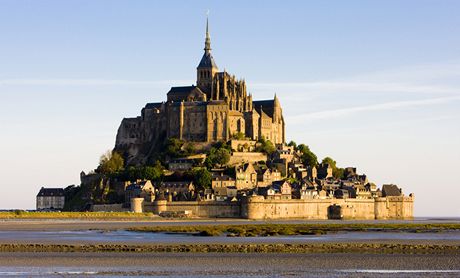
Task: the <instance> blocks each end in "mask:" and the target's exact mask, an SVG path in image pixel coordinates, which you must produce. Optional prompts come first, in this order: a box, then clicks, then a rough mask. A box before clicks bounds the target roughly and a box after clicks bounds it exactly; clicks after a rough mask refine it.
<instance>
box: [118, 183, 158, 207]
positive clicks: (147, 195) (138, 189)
mask: <svg viewBox="0 0 460 278" xmlns="http://www.w3.org/2000/svg"><path fill="white" fill-rule="evenodd" d="M132 198H144V200H145V201H146V202H153V200H155V190H154V187H153V185H152V182H151V181H148V180H147V181H137V182H133V183H131V184H130V185H128V186H127V187H126V190H125V204H126V205H128V204H130V203H131V199H132Z"/></svg>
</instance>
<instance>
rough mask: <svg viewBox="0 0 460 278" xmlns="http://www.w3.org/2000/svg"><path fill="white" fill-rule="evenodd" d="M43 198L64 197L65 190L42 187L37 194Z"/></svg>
mask: <svg viewBox="0 0 460 278" xmlns="http://www.w3.org/2000/svg"><path fill="white" fill-rule="evenodd" d="M38 196H42V197H52V196H64V189H62V188H44V187H42V188H41V189H40V191H39V192H38V194H37V197H38Z"/></svg>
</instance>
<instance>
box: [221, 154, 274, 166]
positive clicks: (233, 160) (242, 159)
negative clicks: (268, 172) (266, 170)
mask: <svg viewBox="0 0 460 278" xmlns="http://www.w3.org/2000/svg"><path fill="white" fill-rule="evenodd" d="M258 161H267V155H266V154H264V153H256V152H253V153H248V152H233V153H232V156H231V157H230V161H229V162H228V165H237V164H241V163H248V162H249V163H257V162H258Z"/></svg>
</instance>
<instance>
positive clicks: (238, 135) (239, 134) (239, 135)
mask: <svg viewBox="0 0 460 278" xmlns="http://www.w3.org/2000/svg"><path fill="white" fill-rule="evenodd" d="M232 138H233V139H236V140H244V138H246V136H245V135H244V133H243V132H237V133H234V134H232Z"/></svg>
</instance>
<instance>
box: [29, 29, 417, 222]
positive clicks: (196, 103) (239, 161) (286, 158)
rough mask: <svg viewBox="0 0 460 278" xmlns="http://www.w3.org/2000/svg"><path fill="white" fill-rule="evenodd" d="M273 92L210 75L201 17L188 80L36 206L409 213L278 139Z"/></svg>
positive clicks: (279, 113)
mask: <svg viewBox="0 0 460 278" xmlns="http://www.w3.org/2000/svg"><path fill="white" fill-rule="evenodd" d="M178 66H179V65H178ZM281 94H282V92H281V93H279V94H278V95H279V96H280V95H281ZM273 95H274V97H273V98H272V99H268V100H254V99H253V95H252V94H251V93H250V92H249V89H248V88H247V87H246V82H245V80H244V79H237V78H236V77H235V76H234V75H232V74H230V73H228V72H226V71H219V68H218V66H217V63H216V61H215V60H214V57H213V56H212V53H211V38H210V34H209V26H208V22H206V36H205V46H204V54H203V56H202V58H201V60H200V61H199V63H198V66H197V68H196V84H195V85H192V86H181V87H172V88H171V89H170V90H169V92H167V97H166V100H165V101H163V102H156V103H147V104H146V105H145V107H144V108H142V110H141V113H140V116H137V117H134V118H124V119H123V120H122V121H121V125H120V127H119V129H118V133H117V136H116V143H115V148H114V149H113V151H112V152H109V153H108V154H107V155H105V156H103V157H102V158H101V162H100V165H99V166H98V168H97V169H95V170H94V171H91V172H89V173H85V172H82V173H81V175H80V177H81V185H80V186H69V187H68V188H66V189H65V191H64V192H61V193H60V194H58V195H59V196H60V198H61V199H62V195H64V194H65V195H66V198H65V200H66V204H63V203H62V202H61V199H59V200H60V201H59V202H57V200H54V199H55V198H57V197H56V195H57V194H54V195H53V194H51V193H50V194H51V195H49V194H47V193H46V192H48V191H49V192H54V191H53V190H47V189H46V188H42V190H41V191H40V193H39V195H38V196H37V209H46V208H50V206H55V207H54V208H56V204H59V206H60V207H58V208H59V209H64V210H88V209H89V210H93V211H133V212H153V213H154V214H157V215H160V216H166V217H211V218H215V217H227V218H248V219H284V218H303V219H410V218H412V217H413V202H414V195H413V194H408V195H405V194H404V193H403V191H402V189H401V188H400V187H399V186H397V185H395V184H384V185H382V186H381V187H379V186H377V185H376V184H374V183H373V182H372V181H370V180H369V179H368V177H367V176H366V175H365V174H360V173H359V172H358V170H357V168H355V167H346V168H340V167H338V166H337V164H336V162H335V161H334V160H333V159H332V158H330V157H326V158H324V159H322V160H318V158H317V157H316V155H315V154H314V153H313V152H312V151H311V150H310V148H309V147H308V146H307V145H304V144H297V143H295V142H293V141H291V142H289V143H287V142H286V134H285V121H284V117H283V110H282V107H281V103H280V101H279V100H278V97H277V96H276V94H273ZM127 97H128V96H127ZM254 98H255V97H254ZM303 128H305V127H303Z"/></svg>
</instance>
